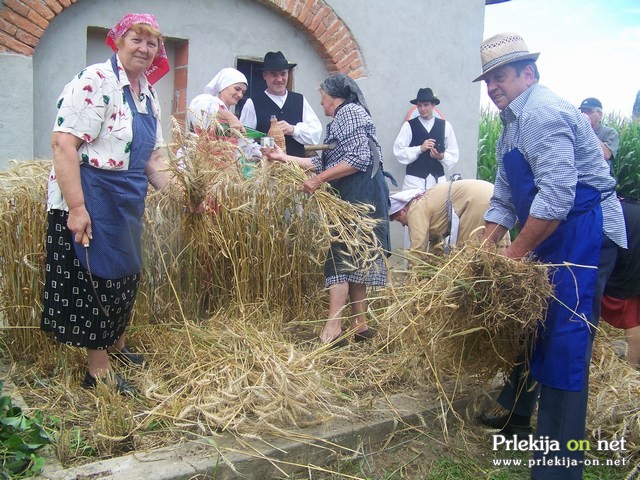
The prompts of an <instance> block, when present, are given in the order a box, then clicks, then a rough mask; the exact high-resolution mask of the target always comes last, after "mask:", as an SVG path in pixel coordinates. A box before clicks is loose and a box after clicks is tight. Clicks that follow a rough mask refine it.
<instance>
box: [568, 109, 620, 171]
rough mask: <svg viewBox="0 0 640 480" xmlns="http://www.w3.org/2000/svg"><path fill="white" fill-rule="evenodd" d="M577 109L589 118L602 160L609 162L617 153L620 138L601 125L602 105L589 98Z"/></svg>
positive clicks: (612, 130) (611, 130)
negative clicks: (602, 154)
mask: <svg viewBox="0 0 640 480" xmlns="http://www.w3.org/2000/svg"><path fill="white" fill-rule="evenodd" d="M578 108H579V109H580V111H581V112H582V113H584V114H585V115H586V116H587V117H589V122H590V123H591V127H592V128H593V131H594V132H595V134H596V136H597V137H598V140H600V146H601V147H602V151H603V153H604V158H605V160H606V161H607V162H611V160H613V158H614V157H615V156H616V154H617V153H618V145H619V144H620V137H619V136H618V132H617V131H616V130H615V129H613V128H611V127H607V126H605V125H603V124H602V103H600V100H598V99H597V98H594V97H589V98H585V99H584V100H583V101H582V103H580V106H579V107H578Z"/></svg>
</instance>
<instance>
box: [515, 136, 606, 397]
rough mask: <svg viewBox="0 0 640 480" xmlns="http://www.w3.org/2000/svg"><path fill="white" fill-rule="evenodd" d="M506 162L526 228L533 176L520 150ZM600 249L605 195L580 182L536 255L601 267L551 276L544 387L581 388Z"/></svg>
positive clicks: (537, 359)
mask: <svg viewBox="0 0 640 480" xmlns="http://www.w3.org/2000/svg"><path fill="white" fill-rule="evenodd" d="M503 161H504V169H505V172H506V175H507V179H508V181H509V186H510V188H511V196H512V199H513V204H514V206H515V209H516V214H517V216H518V220H519V222H520V223H521V224H522V225H523V224H524V222H526V220H527V218H528V217H529V211H530V208H531V203H532V202H533V199H534V197H535V195H536V194H537V188H536V186H535V183H534V177H533V172H532V171H531V167H530V165H529V163H528V162H527V161H526V160H525V158H524V156H523V155H522V153H521V152H520V151H519V150H518V149H517V148H516V149H513V150H511V151H510V152H508V153H506V154H505V155H504V157H503ZM601 246H602V209H601V207H600V192H599V191H598V190H596V189H595V188H593V187H590V186H588V185H585V184H583V183H578V184H577V185H576V192H575V199H574V205H573V208H572V209H571V211H570V212H569V214H568V216H567V219H566V220H564V221H562V222H561V223H560V225H558V228H557V229H556V230H555V231H554V232H553V233H552V234H551V235H550V236H549V237H548V238H547V239H546V240H545V241H544V242H542V243H541V244H540V245H539V246H538V247H537V248H536V249H535V250H534V251H533V253H534V255H535V256H536V257H537V258H538V259H539V260H541V261H543V262H546V263H551V264H562V263H563V262H569V263H573V264H576V265H588V266H593V267H596V268H582V267H578V266H576V267H563V266H559V267H555V268H553V270H552V271H551V273H550V278H549V280H550V281H551V284H552V285H553V286H554V295H555V298H553V299H552V300H551V301H550V303H549V307H548V310H547V315H546V318H545V321H544V324H543V325H541V327H540V329H539V330H538V337H537V339H536V344H535V345H534V349H533V354H532V357H531V373H532V375H533V377H534V378H535V379H536V380H537V381H539V382H540V383H541V384H543V385H547V386H549V387H553V388H557V389H561V390H571V391H580V389H581V388H582V382H583V378H584V367H585V359H586V353H587V350H588V346H589V344H590V342H591V332H592V330H591V328H593V327H591V328H590V327H589V325H588V322H589V321H590V320H591V312H592V306H593V296H594V292H595V285H596V279H597V267H598V263H599V261H600V249H601Z"/></svg>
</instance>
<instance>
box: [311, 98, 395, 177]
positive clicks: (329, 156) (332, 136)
mask: <svg viewBox="0 0 640 480" xmlns="http://www.w3.org/2000/svg"><path fill="white" fill-rule="evenodd" d="M369 137H371V138H372V139H373V140H374V141H375V143H376V147H377V148H378V152H379V154H380V160H381V162H380V163H382V149H381V148H380V144H379V143H378V140H377V139H376V127H375V125H374V124H373V121H372V120H371V117H370V116H369V114H368V113H367V111H366V110H365V109H364V108H362V106H360V105H358V104H356V103H347V104H342V105H340V106H339V107H338V108H337V109H336V112H335V117H334V119H333V121H332V122H331V123H329V125H327V134H326V136H325V139H324V143H326V144H332V143H335V147H334V148H333V149H331V150H325V152H324V156H323V159H324V164H323V159H321V158H319V157H313V158H312V161H313V164H314V165H315V167H316V168H315V171H316V172H317V173H320V172H322V171H323V170H326V169H328V168H331V167H333V166H335V165H337V164H338V163H340V162H346V163H348V164H349V165H351V166H352V167H354V168H356V169H358V170H360V171H361V172H364V171H366V170H367V168H368V167H369V165H371V163H372V162H373V160H372V157H371V149H370V148H369Z"/></svg>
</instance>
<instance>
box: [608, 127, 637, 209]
mask: <svg viewBox="0 0 640 480" xmlns="http://www.w3.org/2000/svg"><path fill="white" fill-rule="evenodd" d="M610 125H611V126H612V127H613V128H615V129H616V130H617V131H618V133H619V134H620V147H619V148H618V154H617V155H616V156H615V158H614V159H613V162H612V163H611V173H612V175H613V176H614V177H615V178H616V179H617V180H618V187H617V191H618V195H620V196H621V197H630V198H640V119H637V120H633V121H629V120H619V119H618V120H617V121H614V122H611V123H610Z"/></svg>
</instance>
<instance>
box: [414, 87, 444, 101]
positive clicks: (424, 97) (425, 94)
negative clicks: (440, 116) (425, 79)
mask: <svg viewBox="0 0 640 480" xmlns="http://www.w3.org/2000/svg"><path fill="white" fill-rule="evenodd" d="M418 102H431V103H433V104H434V105H439V104H440V99H439V98H438V97H436V96H435V95H434V94H433V92H432V91H431V89H430V88H421V89H420V90H418V94H417V95H416V98H414V99H413V100H410V101H409V103H413V104H414V105H415V104H417V103H418Z"/></svg>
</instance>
